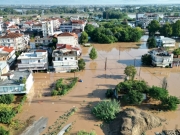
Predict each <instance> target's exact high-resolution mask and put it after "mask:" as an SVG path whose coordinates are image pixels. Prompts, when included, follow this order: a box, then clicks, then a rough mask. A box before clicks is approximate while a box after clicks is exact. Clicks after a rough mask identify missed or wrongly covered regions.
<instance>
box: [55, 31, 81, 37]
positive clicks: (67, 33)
mask: <svg viewBox="0 0 180 135" xmlns="http://www.w3.org/2000/svg"><path fill="white" fill-rule="evenodd" d="M62 36H74V37H75V38H78V35H77V34H75V33H69V32H64V33H61V34H59V35H58V37H62Z"/></svg>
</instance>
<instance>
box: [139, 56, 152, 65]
mask: <svg viewBox="0 0 180 135" xmlns="http://www.w3.org/2000/svg"><path fill="white" fill-rule="evenodd" d="M141 62H142V64H143V65H146V66H150V65H152V58H151V55H149V54H144V55H142V57H141Z"/></svg>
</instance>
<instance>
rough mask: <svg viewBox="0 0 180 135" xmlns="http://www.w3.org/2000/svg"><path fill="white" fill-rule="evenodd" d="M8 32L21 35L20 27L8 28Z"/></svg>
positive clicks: (12, 26)
mask: <svg viewBox="0 0 180 135" xmlns="http://www.w3.org/2000/svg"><path fill="white" fill-rule="evenodd" d="M7 30H8V31H9V32H12V33H14V32H19V33H20V29H19V26H16V25H11V26H10V27H8V28H7Z"/></svg>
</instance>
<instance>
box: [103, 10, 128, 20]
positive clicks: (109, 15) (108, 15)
mask: <svg viewBox="0 0 180 135" xmlns="http://www.w3.org/2000/svg"><path fill="white" fill-rule="evenodd" d="M124 17H127V14H126V13H123V12H121V11H119V10H108V11H104V12H103V18H104V19H122V18H124Z"/></svg>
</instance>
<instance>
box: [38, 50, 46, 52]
mask: <svg viewBox="0 0 180 135" xmlns="http://www.w3.org/2000/svg"><path fill="white" fill-rule="evenodd" d="M36 52H46V50H36Z"/></svg>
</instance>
